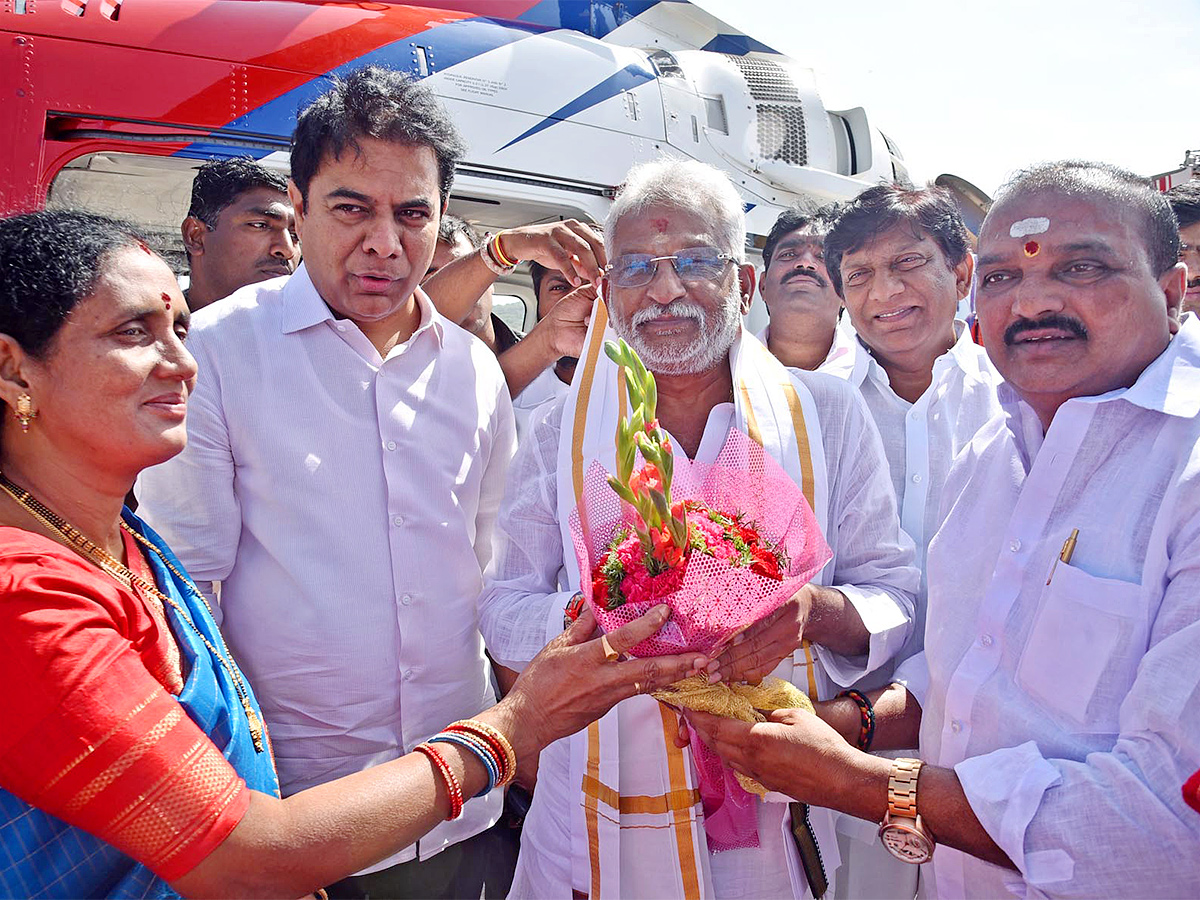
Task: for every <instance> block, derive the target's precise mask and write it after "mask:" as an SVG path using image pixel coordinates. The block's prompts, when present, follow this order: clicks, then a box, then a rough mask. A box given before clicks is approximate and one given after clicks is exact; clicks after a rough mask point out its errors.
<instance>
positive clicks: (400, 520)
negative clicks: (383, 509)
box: [392, 516, 404, 528]
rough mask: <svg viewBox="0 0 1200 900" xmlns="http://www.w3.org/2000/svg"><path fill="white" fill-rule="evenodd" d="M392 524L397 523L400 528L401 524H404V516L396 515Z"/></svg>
mask: <svg viewBox="0 0 1200 900" xmlns="http://www.w3.org/2000/svg"><path fill="white" fill-rule="evenodd" d="M392 524H393V525H395V526H396V527H397V528H399V527H400V526H401V525H403V524H404V516H395V517H394V518H393V519H392Z"/></svg>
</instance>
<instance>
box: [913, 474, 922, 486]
mask: <svg viewBox="0 0 1200 900" xmlns="http://www.w3.org/2000/svg"><path fill="white" fill-rule="evenodd" d="M920 483H921V473H920V472H918V473H917V474H916V475H914V476H913V484H920Z"/></svg>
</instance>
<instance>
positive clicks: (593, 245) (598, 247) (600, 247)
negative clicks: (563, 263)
mask: <svg viewBox="0 0 1200 900" xmlns="http://www.w3.org/2000/svg"><path fill="white" fill-rule="evenodd" d="M565 224H566V225H567V227H568V228H570V229H571V230H572V231H574V232H575V233H576V234H577V235H578V236H579V237H580V239H582V240H583V242H584V243H586V244H587V246H588V254H587V256H583V255H581V257H580V258H581V260H582V261H584V262H585V264H586V263H588V262H593V263H594V271H592V272H589V274H588V280H589V281H595V280H596V279H598V278H599V277H600V270H601V269H603V268H604V267H605V266H606V265H607V264H608V256H607V254H606V253H605V252H604V237H603V236H602V235H601V234H600V232H598V231H597V230H596V229H595V228H593V227H592V226H591V225H588V224H586V223H584V222H579V221H576V220H575V219H569V220H568V221H567V222H566V223H565Z"/></svg>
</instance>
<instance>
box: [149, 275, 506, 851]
mask: <svg viewBox="0 0 1200 900" xmlns="http://www.w3.org/2000/svg"><path fill="white" fill-rule="evenodd" d="M416 299H417V304H418V307H419V309H420V324H419V326H418V328H417V330H416V331H415V332H414V333H413V335H412V336H411V337H410V338H409V339H408V340H407V341H405V342H404V343H402V344H398V345H397V346H396V347H394V348H393V349H392V350H391V351H390V352H389V353H388V354H387V357H386V358H381V357H380V355H379V353H378V351H377V350H376V349H375V347H374V346H373V345H372V344H371V342H370V341H369V340H368V339H367V337H366V336H365V335H364V334H363V333H362V332H361V331H360V330H359V329H358V327H357V326H356V325H355V324H354V323H353V322H351V321H349V320H339V319H335V318H334V316H333V315H332V314H331V312H330V310H329V308H328V307H327V306H326V305H325V303H324V302H323V301H322V300H321V298H320V296H319V295H318V294H317V291H316V289H315V288H314V287H313V284H312V281H311V280H310V279H309V276H308V273H307V271H306V269H305V267H304V266H303V265H302V266H301V267H300V268H299V269H298V270H297V271H296V272H295V274H293V275H292V276H291V277H290V278H287V279H274V280H271V281H267V282H264V283H261V284H257V285H252V286H250V287H247V288H243V289H242V290H240V291H238V292H237V293H235V294H233V295H232V296H231V297H229V298H227V299H225V300H223V301H221V302H219V303H215V304H213V305H212V306H210V307H208V308H206V309H204V310H202V311H200V312H199V313H197V315H196V316H195V318H194V319H193V320H192V321H193V325H192V330H191V334H190V336H189V338H188V346H189V348H190V349H191V351H192V353H193V354H194V355H195V356H196V359H197V362H198V363H199V366H200V375H199V379H198V383H197V387H196V391H195V393H194V394H193V396H192V398H191V402H190V403H189V411H188V446H187V449H186V450H185V451H184V452H183V453H181V454H180V455H179V456H177V457H175V458H174V459H173V460H171V461H170V462H168V463H165V464H164V465H161V466H157V467H155V468H153V469H150V470H147V471H146V472H145V473H143V475H142V478H141V480H140V481H139V485H138V497H139V500H140V501H141V508H140V509H139V512H141V513H142V514H143V515H144V516H145V517H146V519H147V520H148V521H149V522H150V523H151V525H152V526H153V527H154V528H155V529H157V530H158V531H159V532H161V533H162V534H163V535H164V536H165V537H166V539H167V541H168V543H170V545H171V547H172V548H173V549H174V550H175V552H176V553H177V554H178V555H179V557H180V559H181V560H182V561H183V563H184V565H185V566H186V567H187V568H188V570H189V571H190V573H191V574H192V576H193V577H194V578H196V579H197V580H198V581H205V582H208V581H216V580H219V581H221V609H220V611H219V615H221V616H222V617H223V620H224V621H223V622H222V630H223V632H224V634H225V637H226V640H227V641H228V644H229V647H230V649H231V650H232V652H233V654H234V655H235V656H236V657H237V659H238V662H239V663H240V664H241V665H242V668H243V669H244V670H245V672H246V675H247V677H248V678H249V680H250V682H251V684H252V685H253V686H254V690H255V692H256V693H257V695H258V698H259V701H260V702H261V704H262V708H263V711H264V713H265V714H266V719H267V723H268V725H269V727H270V733H271V740H272V743H273V745H274V750H275V761H276V764H277V767H278V770H279V778H280V783H281V785H282V788H283V793H284V795H285V796H286V795H288V794H292V793H295V792H297V791H300V790H303V789H305V788H308V787H312V786H313V785H316V784H321V783H323V782H326V781H330V780H332V779H334V778H338V777H340V776H343V775H347V774H350V773H352V772H358V771H361V770H363V769H366V768H368V767H369V766H372V765H376V764H378V763H381V762H384V761H386V760H390V759H394V758H396V757H398V756H400V755H401V754H403V753H405V752H408V751H411V750H412V748H413V747H414V746H415V745H416V744H418V743H420V742H421V741H422V740H424V739H425V738H427V737H429V736H430V735H432V734H434V733H435V732H437V731H438V730H440V729H441V728H442V727H443V726H445V725H447V724H448V723H449V722H451V721H453V720H454V719H457V718H463V717H467V716H471V715H474V714H475V713H477V712H479V711H480V710H481V709H483V708H484V707H486V706H489V705H491V704H492V703H494V702H495V697H494V695H493V693H492V689H491V685H490V681H489V670H488V665H487V662H486V660H485V657H484V653H483V642H482V639H481V637H480V634H479V628H478V617H477V612H476V606H475V600H476V598H477V597H478V596H479V592H480V589H481V587H482V583H483V579H482V571H483V569H484V568H485V567H486V566H487V564H488V562H489V560H490V558H491V553H492V550H491V547H492V530H493V524H494V521H495V518H496V513H497V510H498V508H499V505H500V499H501V497H502V495H503V487H504V479H505V475H506V470H507V467H508V463H509V461H510V459H511V457H512V454H513V452H514V448H515V432H514V426H513V414H512V407H511V404H510V402H509V399H508V390H507V388H506V387H505V383H504V377H503V374H502V373H501V371H500V366H499V364H498V363H497V362H496V359H495V356H494V355H493V354H492V353H491V351H490V350H488V349H487V347H485V346H484V345H483V343H481V342H480V341H478V340H476V339H475V338H473V337H471V336H470V335H468V334H467V333H466V332H465V331H463V330H462V329H460V328H458V327H456V326H454V325H452V324H450V322H449V321H448V320H446V319H444V318H442V316H441V315H439V314H438V313H437V312H436V311H435V310H434V308H433V305H432V304H431V303H430V302H429V300H428V298H426V297H425V295H424V294H423V293H422V292H421V291H419V290H418V291H417V293H416ZM500 803H501V798H500V792H499V791H494V792H493V793H492V795H490V796H489V797H486V798H482V799H480V800H477V801H471V802H468V804H467V809H466V811H465V812H464V814H463V817H462V818H461V819H458V820H456V821H454V822H449V823H444V824H442V825H439V826H438V827H437V828H436V829H434V830H433V831H432V832H430V834H429V835H428V836H427V837H425V838H422V839H421V841H420V843H419V847H420V856H421V857H422V858H425V857H428V856H429V855H431V854H433V853H436V852H437V851H438V850H440V849H441V848H442V847H444V846H446V845H447V844H450V843H455V842H457V841H460V840H462V839H464V838H466V837H469V836H470V835H472V834H475V833H477V832H479V831H481V830H482V829H483V828H485V827H487V826H488V825H489V824H491V823H492V822H494V821H495V820H496V818H497V816H498V814H499V810H500ZM415 850H416V845H413V846H410V847H409V848H406V850H404V851H403V852H402V853H401V854H399V855H397V856H394V857H392V858H391V859H390V860H387V861H386V862H385V863H381V864H380V865H379V866H377V867H375V868H382V867H383V866H384V865H387V864H391V863H395V862H401V861H404V860H408V859H412V858H413V857H414V855H415Z"/></svg>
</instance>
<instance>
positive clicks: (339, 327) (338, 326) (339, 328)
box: [335, 325, 346, 331]
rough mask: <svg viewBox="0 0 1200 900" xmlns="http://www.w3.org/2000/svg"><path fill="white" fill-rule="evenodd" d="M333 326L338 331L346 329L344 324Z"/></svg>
mask: <svg viewBox="0 0 1200 900" xmlns="http://www.w3.org/2000/svg"><path fill="white" fill-rule="evenodd" d="M335 327H336V328H337V330H338V331H345V330H346V326H345V325H337V326H335Z"/></svg>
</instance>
